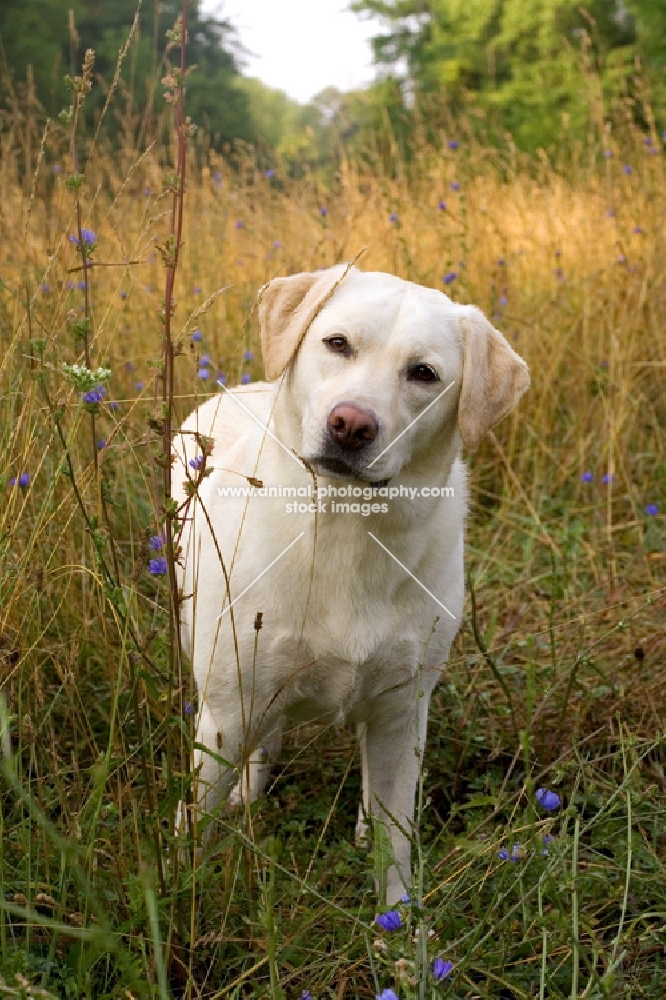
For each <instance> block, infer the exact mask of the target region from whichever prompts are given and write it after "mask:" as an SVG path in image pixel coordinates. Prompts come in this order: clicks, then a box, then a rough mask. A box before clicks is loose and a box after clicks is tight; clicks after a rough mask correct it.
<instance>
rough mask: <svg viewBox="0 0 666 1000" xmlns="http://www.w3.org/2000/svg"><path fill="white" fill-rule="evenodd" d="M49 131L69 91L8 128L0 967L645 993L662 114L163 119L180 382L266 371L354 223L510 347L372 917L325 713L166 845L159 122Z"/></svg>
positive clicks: (62, 976) (195, 992)
mask: <svg viewBox="0 0 666 1000" xmlns="http://www.w3.org/2000/svg"><path fill="white" fill-rule="evenodd" d="M452 138H455V139H456V140H458V143H459V145H458V148H457V149H451V148H450V147H449V141H450V140H451V139H452ZM77 141H78V142H79V145H80V147H81V149H82V150H84V151H85V157H84V159H85V161H86V167H85V174H84V177H83V180H82V183H81V184H80V186H79V187H76V186H75V185H72V183H71V177H72V175H74V174H76V172H77V166H76V164H75V163H74V162H73V160H72V155H71V148H72V147H71V132H70V131H69V130H68V128H67V127H66V126H61V125H59V124H57V123H56V124H52V125H51V126H50V128H49V130H48V134H47V135H46V137H44V136H43V134H42V133H40V132H39V131H37V130H36V127H35V125H34V117H30V115H28V114H26V115H25V116H24V117H22V118H21V117H19V116H18V115H17V116H16V117H15V119H13V120H12V122H10V124H9V126H8V127H6V128H4V129H3V131H2V132H1V133H0V146H1V155H0V227H1V232H2V240H1V243H0V261H1V265H0V268H1V271H0V273H1V276H2V278H1V283H0V344H1V347H2V351H1V360H0V365H1V369H0V378H1V390H0V392H1V397H0V440H1V447H0V497H1V498H2V499H1V502H0V560H1V565H2V577H1V580H0V588H1V589H0V633H1V634H0V671H1V675H0V676H1V680H2V700H1V701H0V711H1V718H0V733H1V743H2V746H1V750H2V768H3V770H2V781H3V786H2V797H1V799H0V803H1V813H0V832H1V838H0V878H1V881H2V893H1V894H0V905H1V906H2V908H3V919H2V922H1V923H0V977H1V978H0V993H1V994H2V996H7V997H58V998H60V997H62V998H81V1000H82V998H84V997H85V998H87V1000H103V998H114V1000H115V998H128V1000H131V998H144V997H145V998H148V997H151V998H152V997H155V998H160V1000H165V998H167V997H181V996H186V997H188V998H193V1000H194V998H209V1000H212V998H214V997H215V998H222V997H227V996H228V997H231V998H234V997H238V998H240V997H272V998H279V997H288V998H297V997H300V996H301V994H302V993H303V991H309V993H310V994H311V996H312V997H313V998H315V1000H317V998H324V997H328V998H356V997H358V998H366V997H373V996H375V995H380V994H381V993H382V991H383V990H387V989H392V990H393V991H394V992H395V993H396V994H397V995H399V996H400V997H403V998H410V997H414V998H415V997H419V998H424V997H427V998H430V997H431V996H445V997H451V998H454V997H455V998H470V1000H471V998H484V1000H485V998H491V997H492V998H495V997H498V998H520V1000H526V998H528V997H529V998H531V997H539V998H541V1000H545V998H559V997H567V998H572V1000H574V998H577V997H585V998H589V1000H592V998H602V997H603V998H620V997H622V998H632V1000H638V998H643V997H645V998H654V1000H657V998H662V997H663V995H664V985H663V984H664V980H665V978H666V957H665V954H664V942H665V941H666V871H665V866H666V834H665V830H666V775H665V773H664V766H665V763H666V744H665V734H666V700H665V696H664V691H665V690H666V613H665V610H666V579H665V577H666V548H665V546H664V511H665V510H666V462H665V459H666V444H665V440H664V432H663V428H664V423H665V421H666V401H665V395H664V380H665V376H666V332H665V330H666V251H665V250H664V246H665V240H664V236H665V233H664V226H665V220H666V185H665V183H664V181H665V178H664V157H665V155H666V154H665V153H664V152H663V150H662V140H661V137H659V136H657V135H655V134H651V135H647V136H646V135H644V134H643V133H640V132H637V131H632V129H631V128H626V129H625V130H624V131H623V132H622V134H621V136H620V137H618V138H617V139H614V138H611V137H610V136H607V137H606V140H605V141H604V142H601V141H600V142H598V143H596V144H595V142H593V141H592V140H591V141H590V143H589V146H588V147H587V148H586V149H584V150H583V149H581V148H576V147H574V146H571V148H563V150H562V155H561V162H558V163H556V164H551V163H549V162H548V161H547V160H546V158H545V157H544V158H543V159H542V160H541V161H539V162H538V163H536V164H535V163H527V162H522V161H521V160H520V158H519V157H517V155H516V154H515V152H514V151H513V150H512V148H511V146H510V144H508V145H507V147H506V148H505V149H486V148H483V147H480V146H479V145H477V144H475V143H474V142H473V141H472V140H471V139H469V138H468V136H467V135H466V133H465V132H464V130H463V131H462V132H461V134H459V135H455V136H442V141H441V144H440V145H438V146H437V147H433V146H429V145H426V144H425V143H423V144H421V146H420V147H419V148H418V149H417V152H416V154H415V155H413V156H412V157H411V158H408V159H406V158H404V157H403V156H402V155H401V153H400V151H399V150H397V149H395V150H394V152H393V155H392V156H391V157H390V158H388V159H387V158H386V157H384V158H379V157H377V158H376V159H375V160H372V159H371V158H370V159H368V161H367V162H366V163H365V164H364V165H359V164H355V163H353V162H348V161H346V160H344V159H343V161H342V163H343V166H342V168H341V170H340V171H339V173H338V174H337V175H336V176H335V177H334V178H332V179H330V180H328V181H324V180H322V179H321V178H317V177H312V176H306V177H304V178H302V179H299V180H293V179H290V178H289V177H288V176H287V175H286V174H284V173H283V172H281V171H280V170H279V169H278V170H277V171H276V172H275V174H274V175H272V176H267V175H266V173H265V172H264V171H263V170H260V169H258V168H257V166H256V165H255V162H254V160H253V157H252V155H251V153H250V152H247V151H245V152H241V153H240V154H239V155H238V156H237V157H236V159H235V165H234V167H233V169H232V168H231V167H229V166H228V165H227V163H226V162H225V161H224V160H223V159H222V158H221V157H218V156H216V155H215V154H214V153H212V152H211V151H210V150H209V149H207V147H206V144H205V141H204V139H203V138H199V139H197V140H196V141H195V142H194V144H193V145H192V146H191V148H190V150H189V154H188V155H189V160H188V164H187V189H186V193H185V197H184V228H183V247H182V251H181V253H180V255H179V259H178V266H177V270H176V279H175V299H176V300H177V308H176V311H175V313H174V316H173V319H172V330H173V339H174V341H180V343H181V346H182V352H181V353H180V355H179V356H178V357H177V358H176V360H175V373H176V378H175V385H174V400H175V406H176V410H177V413H178V414H179V415H180V416H181V417H182V416H184V415H185V414H186V413H187V412H189V411H190V410H191V409H192V408H193V407H194V406H195V405H197V403H198V402H200V401H202V400H203V399H205V398H207V396H209V395H210V394H211V393H214V392H219V391H220V390H219V388H217V386H216V384H215V383H216V380H217V379H218V378H219V377H221V375H222V373H224V376H225V378H226V380H227V382H228V384H229V385H231V384H235V383H236V382H238V381H240V380H241V378H242V377H244V376H245V377H247V376H250V377H251V378H252V380H255V379H259V378H261V377H262V366H261V357H260V350H259V345H258V332H257V325H256V319H255V317H254V316H253V315H252V305H253V301H254V298H255V295H256V293H257V291H258V290H259V288H260V287H261V286H262V284H263V283H264V282H266V281H267V280H268V279H269V278H271V277H272V276H273V275H277V274H289V273H293V272H297V271H301V270H314V269H316V268H318V267H325V266H327V265H330V264H333V263H336V262H338V261H341V260H349V259H351V258H352V257H354V256H355V255H356V254H358V253H359V252H360V251H362V250H364V249H365V253H364V256H363V257H362V259H361V261H360V262H359V266H361V267H362V268H365V269H375V270H387V271H391V272H393V273H395V274H398V275H400V276H402V277H405V278H409V279H411V280H414V281H417V282H421V283H423V284H426V285H431V286H433V287H436V288H440V289H443V290H446V292H447V294H449V295H450V296H451V297H453V298H454V299H455V300H457V301H460V302H473V303H475V304H476V305H478V306H480V307H481V308H482V309H483V310H484V311H485V312H486V313H487V314H488V315H489V316H490V317H491V318H492V319H493V321H494V322H495V324H496V325H497V326H498V327H499V328H500V329H501V330H502V331H503V332H504V333H505V335H506V336H507V337H508V339H509V340H510V342H511V343H512V344H513V345H514V346H515V348H516V350H518V352H519V353H520V354H521V355H522V356H523V357H524V358H525V359H526V361H527V362H528V364H529V365H530V368H531V372H532V388H531V391H530V392H529V394H528V395H527V396H526V397H524V398H523V400H522V401H521V403H520V405H519V407H518V409H517V410H516V411H515V412H514V413H513V414H512V415H511V417H510V418H508V419H507V420H505V421H504V422H503V423H502V424H501V425H500V426H499V427H498V428H497V429H496V431H495V433H493V434H491V435H490V437H489V439H487V440H486V441H485V442H484V444H483V446H482V447H481V449H480V450H479V451H478V452H477V453H476V454H474V455H473V456H470V468H471V495H472V502H471V508H470V517H469V531H468V569H469V577H470V584H471V587H472V588H473V592H474V605H473V604H472V602H471V599H470V597H469V595H468V604H467V617H466V621H465V624H464V626H463V628H462V630H461V633H460V635H459V637H458V639H457V641H456V644H455V647H454V651H453V654H452V658H451V662H450V665H449V668H448V670H447V672H446V673H445V675H444V677H443V679H442V682H441V684H440V685H439V687H438V688H437V690H436V693H435V697H434V704H433V708H432V710H431V724H430V735H429V741H428V749H427V755H426V760H425V762H424V770H423V783H422V785H423V787H422V803H421V808H420V810H419V820H420V821H419V828H418V830H417V831H415V833H414V839H415V844H416V850H415V851H414V855H415V857H416V858H417V883H416V889H415V892H414V894H413V898H412V901H411V902H409V903H405V904H404V905H403V906H402V911H401V920H402V926H401V927H400V928H399V929H397V930H395V931H384V930H382V929H381V928H380V927H379V926H378V925H377V923H376V922H374V919H375V916H376V913H377V907H376V900H375V898H374V890H373V871H374V868H375V866H379V865H381V864H382V861H383V857H382V843H381V838H380V839H379V841H378V842H377V844H376V845H375V849H374V851H372V852H371V853H370V854H368V853H367V852H364V851H363V850H361V849H358V848H356V847H355V846H354V844H353V831H354V823H355V815H356V805H357V801H358V795H359V782H360V778H359V765H358V760H357V754H356V748H355V742H354V738H353V735H352V733H351V732H350V731H346V730H344V731H341V732H333V731H325V732H320V731H318V730H316V729H314V728H311V727H307V728H301V729H299V730H297V731H295V732H293V733H290V734H289V737H288V740H287V742H286V744H285V747H284V749H283V753H282V759H281V762H280V767H279V769H278V771H277V772H276V775H275V781H274V784H273V787H272V789H271V792H270V794H269V795H268V796H267V798H265V799H264V800H262V801H261V802H259V803H257V804H256V805H255V806H253V807H252V809H251V811H247V812H246V813H240V814H237V815H232V816H230V815H226V816H223V817H222V819H221V821H220V837H219V839H218V840H217V842H216V843H214V844H213V845H211V847H210V848H209V849H208V850H207V851H206V853H205V855H204V858H203V860H202V862H201V864H200V865H199V866H198V867H197V868H196V870H194V871H193V870H191V867H190V866H189V865H187V864H178V863H175V862H174V860H173V859H174V857H175V855H174V853H173V851H171V852H170V850H169V849H170V846H171V844H172V841H173V822H174V813H175V808H176V805H177V802H178V800H179V799H180V797H181V794H182V790H183V785H184V783H186V781H187V780H188V779H187V766H186V761H187V759H188V754H189V747H190V745H191V740H192V735H193V734H192V729H193V716H192V713H191V712H189V711H188V707H189V700H190V699H191V698H192V697H193V692H192V689H191V683H190V681H189V679H188V678H187V677H185V678H184V680H183V682H182V683H181V678H180V677H179V676H174V675H173V671H172V663H173V657H170V656H169V649H168V646H169V627H168V604H169V597H168V594H169V588H168V582H167V579H166V578H165V577H162V576H155V575H151V574H150V573H149V572H148V563H149V559H150V558H151V557H152V555H154V553H151V552H150V550H149V547H148V539H149V538H150V537H151V536H154V535H156V534H157V533H158V532H159V531H160V530H161V523H162V516H163V514H162V511H161V503H162V501H161V500H160V488H161V487H160V484H161V483H162V469H161V467H160V464H159V463H160V451H161V444H160V439H159V437H156V436H155V434H154V433H153V432H152V431H151V425H152V426H153V427H154V426H155V425H156V424H159V422H160V419H161V417H160V414H161V410H160V400H161V398H162V389H161V379H160V370H161V369H160V364H161V363H160V354H161V350H162V336H163V331H164V323H163V315H162V316H161V310H162V312H163V306H162V305H161V303H162V302H163V300H164V296H165V280H166V279H165V274H166V271H165V267H164V264H163V257H162V254H161V253H160V251H159V246H162V248H163V249H164V246H165V241H167V240H168V235H169V232H170V226H171V214H172V206H173V190H172V188H170V186H169V182H168V181H167V180H165V177H166V175H167V174H168V172H169V170H171V169H172V168H171V167H169V164H172V163H174V161H175V156H176V151H175V149H174V148H171V146H170V145H169V144H168V143H167V144H166V145H164V144H160V143H159V142H158V143H156V144H155V145H154V146H153V147H152V148H150V149H148V150H140V151H137V150H133V149H132V148H131V147H130V146H129V145H128V144H125V146H124V147H123V148H122V149H120V150H116V151H113V152H112V151H110V150H108V149H105V148H104V147H103V146H102V145H96V146H95V145H92V144H91V143H90V142H88V141H86V140H84V139H83V138H80V139H79V140H77ZM605 153H607V154H610V155H604V154H605ZM172 187H173V186H172ZM79 211H80V213H81V214H80V218H79V217H78V212H79ZM81 227H83V228H84V229H86V230H88V231H90V232H89V234H88V235H89V236H90V237H92V238H90V239H88V241H87V242H86V241H85V239H84V243H85V246H86V247H87V249H86V251H85V252H86V253H88V254H89V261H90V262H92V265H93V266H91V267H87V268H85V269H84V268H83V266H82V264H83V262H84V261H83V260H82V253H81V231H82V229H81ZM93 234H94V236H93ZM72 237H73V238H74V239H72ZM75 240H78V241H79V242H78V243H77V242H75ZM83 256H85V254H84V255H83ZM86 353H87V355H88V357H87V361H88V362H89V364H88V367H91V368H93V369H96V368H99V367H104V368H108V369H110V370H111V373H112V374H111V375H110V377H109V378H108V381H107V382H106V386H107V393H106V395H105V396H104V397H103V399H101V400H100V401H99V402H97V403H95V402H92V403H90V404H87V405H86V404H85V403H84V402H83V401H82V393H83V391H84V389H85V386H83V385H82V384H81V383H80V382H79V383H77V382H76V377H74V376H71V375H69V376H68V375H67V373H66V371H65V370H64V369H63V367H62V366H63V363H65V364H69V365H73V364H80V365H82V364H86ZM202 373H206V374H205V376H203V375H202ZM91 384H96V381H95V380H93V383H91ZM540 787H546V788H548V789H551V790H554V791H556V792H557V794H558V795H559V796H560V799H561V804H560V806H559V808H557V809H554V810H552V811H546V810H544V809H542V808H541V807H540V806H539V805H538V803H537V801H536V798H535V791H536V789H538V788H540ZM544 838H547V839H546V841H545V843H544ZM550 838H552V839H550ZM502 852H506V854H503V853H502ZM507 854H508V857H507ZM415 930H418V932H419V933H418V934H416V935H415ZM437 958H442V959H444V960H445V961H446V962H451V963H453V969H452V971H451V972H450V973H449V974H448V975H446V976H443V977H442V978H440V979H436V978H435V977H434V976H433V962H434V960H435V959H437ZM445 968H448V966H447V967H445ZM437 969H438V971H439V972H441V971H442V966H441V964H440V965H439V966H438V967H437Z"/></svg>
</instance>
